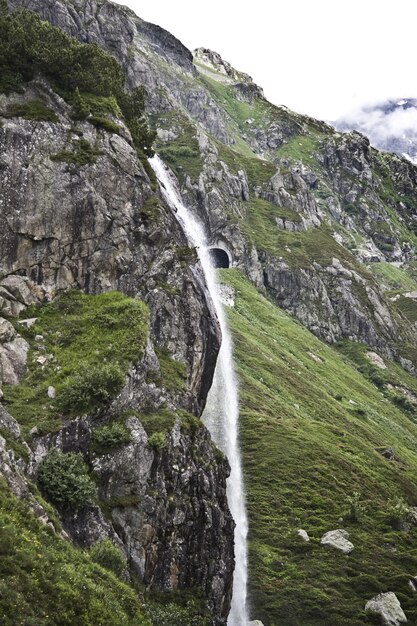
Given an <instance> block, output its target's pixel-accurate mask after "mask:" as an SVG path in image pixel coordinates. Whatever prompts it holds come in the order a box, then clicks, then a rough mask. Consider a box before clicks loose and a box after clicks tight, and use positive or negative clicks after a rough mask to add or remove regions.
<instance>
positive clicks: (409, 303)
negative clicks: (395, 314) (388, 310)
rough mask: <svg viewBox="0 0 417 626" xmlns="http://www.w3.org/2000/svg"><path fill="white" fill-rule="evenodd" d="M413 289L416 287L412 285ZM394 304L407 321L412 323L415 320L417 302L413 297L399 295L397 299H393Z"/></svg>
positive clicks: (416, 317)
mask: <svg viewBox="0 0 417 626" xmlns="http://www.w3.org/2000/svg"><path fill="white" fill-rule="evenodd" d="M414 290H416V287H414ZM394 305H395V307H396V308H397V309H398V310H399V311H401V313H402V314H403V315H404V317H405V318H406V319H407V320H408V321H409V322H411V323H412V324H414V323H415V322H417V302H416V301H415V300H414V299H413V298H406V297H405V296H403V295H400V297H399V298H398V300H395V302H394Z"/></svg>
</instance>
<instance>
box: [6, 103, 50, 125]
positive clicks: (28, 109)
mask: <svg viewBox="0 0 417 626" xmlns="http://www.w3.org/2000/svg"><path fill="white" fill-rule="evenodd" d="M5 117H23V118H25V119H27V120H34V121H35V122H58V117H57V116H56V115H55V113H54V112H53V111H52V109H49V108H48V107H47V106H45V104H44V103H43V102H41V100H30V101H29V102H24V103H22V104H14V105H13V106H11V107H9V108H8V109H7V112H6V115H5Z"/></svg>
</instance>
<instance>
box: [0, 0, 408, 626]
mask: <svg viewBox="0 0 417 626" xmlns="http://www.w3.org/2000/svg"><path fill="white" fill-rule="evenodd" d="M8 5H9V8H10V9H12V10H19V9H21V8H25V9H29V10H31V11H34V12H36V13H37V14H39V15H40V16H41V18H42V19H44V20H47V21H48V22H49V23H50V24H52V25H54V26H56V27H58V28H59V29H61V30H63V31H65V32H66V33H67V34H68V35H70V36H71V37H74V38H76V39H77V40H78V41H79V42H82V43H85V44H88V45H90V46H91V45H92V46H95V44H97V45H98V46H99V49H100V48H102V49H104V50H106V51H107V52H108V53H110V54H111V55H113V56H114V57H115V58H116V59H117V61H118V62H119V63H120V64H121V66H122V67H123V71H124V80H125V86H126V88H127V90H128V91H131V90H134V89H135V88H138V87H140V86H142V85H143V86H144V87H145V89H146V99H145V108H146V117H147V120H148V122H149V124H150V125H151V126H152V127H153V128H154V129H155V131H156V133H157V139H156V142H155V144H154V147H155V149H156V150H157V151H158V152H159V154H160V155H161V157H162V158H163V159H164V161H165V162H166V163H167V164H168V165H169V166H170V167H171V169H172V170H173V172H174V173H175V175H176V176H177V178H178V182H179V186H180V188H181V192H182V196H183V199H184V201H185V202H186V203H187V205H188V206H189V207H190V208H191V209H192V210H193V212H194V213H195V215H197V216H198V217H199V218H200V219H201V220H202V221H203V222H204V224H205V227H206V230H207V233H208V235H209V239H210V242H211V244H212V246H213V247H215V248H220V249H223V250H224V251H226V252H227V253H228V258H229V260H230V261H231V264H232V265H233V267H234V268H235V270H238V272H237V271H235V270H233V271H231V272H230V270H229V274H227V272H226V274H225V275H224V279H225V281H226V282H229V283H230V285H229V292H230V301H231V302H233V301H235V307H234V309H232V311H231V313H230V317H231V321H232V326H233V331H234V338H235V343H236V350H237V364H238V367H239V372H240V377H241V379H242V380H243V385H242V400H241V412H242V442H243V452H244V465H245V474H246V481H247V485H248V499H249V501H248V504H249V513H250V525H251V533H252V534H251V553H250V590H251V603H252V606H253V607H254V609H256V611H257V613H258V615H259V616H260V617H261V618H262V619H263V621H264V623H265V625H266V626H268V625H269V626H272V624H276V623H282V624H288V625H290V624H296V623H297V624H306V626H315V625H316V624H322V623H325V621H326V620H331V621H332V623H337V624H340V625H342V624H343V625H345V626H347V625H349V626H353V624H357V623H368V620H369V619H372V618H369V617H368V615H366V614H365V613H364V612H363V608H364V606H365V601H366V600H369V599H370V597H371V595H370V594H374V593H376V592H379V591H380V590H381V589H382V588H384V591H395V592H397V593H398V594H399V597H400V599H401V602H402V603H403V604H404V605H406V609H407V611H406V612H407V614H408V615H409V616H410V615H411V616H413V615H414V613H413V611H414V609H413V607H412V602H411V600H410V598H408V596H407V593H408V592H407V588H406V587H407V585H408V580H409V579H410V576H411V574H412V568H413V567H414V564H415V562H416V561H415V558H416V557H415V555H414V548H411V547H410V546H411V545H412V541H413V537H414V535H415V529H414V527H413V526H412V524H411V521H410V520H411V517H412V516H411V509H412V507H413V506H416V505H417V487H416V484H415V479H414V476H415V469H416V460H415V451H414V446H415V444H416V441H417V433H416V432H415V405H416V395H417V385H416V383H415V368H416V367H417V352H416V348H415V344H416V338H417V337H416V333H417V329H416V320H417V315H416V306H415V300H416V293H417V283H416V273H415V272H416V269H415V268H416V252H415V246H416V229H415V223H416V215H417V212H416V206H417V191H416V189H417V186H416V183H417V169H416V168H415V167H414V166H413V165H412V164H411V163H410V162H409V161H407V160H405V159H402V158H399V157H397V156H395V155H389V154H382V153H380V152H378V151H377V150H375V149H374V148H372V147H371V146H370V143H369V141H368V139H367V138H366V137H364V136H363V135H361V134H359V133H357V132H352V133H341V132H337V131H335V129H333V128H332V127H331V126H329V125H326V124H324V123H322V122H319V121H317V120H313V119H311V118H308V117H306V116H301V115H297V114H295V113H293V112H292V111H290V110H288V109H286V108H285V107H275V106H273V105H272V104H270V103H269V102H268V101H266V99H265V98H264V96H263V92H262V89H261V88H260V87H258V86H257V85H255V84H254V83H253V81H252V79H251V78H250V77H249V76H247V75H246V74H244V73H243V72H240V71H237V70H235V69H234V68H233V67H231V66H230V64H229V63H227V61H225V60H223V59H222V58H221V56H220V55H219V54H218V53H215V52H213V51H211V50H209V49H205V48H200V49H198V50H196V51H195V52H194V53H191V52H190V51H189V50H187V49H186V48H185V47H184V46H183V45H182V44H181V42H179V41H178V40H177V39H176V38H175V37H174V36H173V35H171V34H170V33H167V32H166V31H164V30H163V29H161V28H160V27H158V26H155V25H152V24H148V23H146V22H144V21H143V20H141V19H140V18H138V17H137V16H135V15H134V14H133V13H132V12H131V11H130V10H129V9H126V8H124V7H120V6H116V5H113V4H111V3H110V2H102V1H95V0H71V2H70V1H69V0H58V1H55V0H54V1H52V0H42V1H41V2H35V1H34V0H8ZM132 93H134V92H132ZM99 97H100V98H102V96H99ZM80 100H81V102H80ZM34 103H37V104H36V106H35V105H34ZM39 103H40V104H39ZM116 105H117V103H116ZM34 106H35V110H34ZM85 106H87V108H89V110H90V112H89V113H88V112H87V113H86V114H85V113H83V111H82V110H81V113H82V114H81V115H80V108H81V109H82V108H83V107H85ZM39 107H41V111H40V110H39ZM77 107H78V108H77ZM92 107H94V111H92ZM0 115H1V121H2V126H1V129H0V172H1V177H0V186H1V192H2V193H1V199H0V201H1V205H0V206H1V212H0V219H1V220H2V228H1V229H0V240H1V247H0V250H1V252H0V277H1V279H0V305H1V312H2V315H3V316H4V318H7V320H5V321H4V322H2V324H1V325H0V340H1V347H2V350H1V357H0V358H1V361H0V363H1V369H0V372H1V375H2V381H3V383H4V386H3V393H4V403H5V407H6V409H7V411H8V412H9V413H10V414H11V415H12V416H13V418H16V419H17V420H18V421H19V422H20V424H21V434H19V433H17V430H16V429H17V426H16V424H15V422H14V421H13V420H12V417H10V416H9V417H7V420H6V422H5V425H4V427H3V426H2V428H3V429H4V434H5V435H7V436H6V437H5V439H6V441H7V442H8V443H9V444H10V445H12V444H13V445H14V448H15V449H16V450H20V453H21V456H22V455H23V457H24V458H21V460H19V461H16V463H17V466H18V467H15V466H14V465H13V464H10V463H8V464H7V467H6V464H4V465H3V468H4V471H3V474H4V475H5V477H6V480H8V482H9V483H10V486H11V487H12V489H13V482H15V483H16V480H17V479H15V478H13V476H17V473H16V472H20V474H19V476H21V478H19V480H23V481H24V480H27V479H24V478H22V476H23V473H26V475H27V476H28V477H29V478H31V479H36V477H37V476H38V475H39V471H41V475H43V474H44V473H45V472H46V469H43V470H42V469H41V470H40V469H39V468H48V467H50V466H51V465H52V466H53V467H55V465H54V463H55V462H56V460H55V459H54V457H53V451H54V450H58V451H61V453H63V454H62V455H61V456H64V457H65V455H72V454H75V455H77V454H79V453H80V454H81V457H82V459H83V462H84V463H86V467H87V469H88V472H87V470H85V469H84V470H82V472H84V473H85V472H87V474H88V477H89V478H88V480H89V481H90V482H91V481H92V482H94V486H95V492H94V493H95V496H94V498H93V500H92V501H91V502H90V503H89V506H88V507H84V509H82V510H81V511H80V510H78V511H75V512H74V511H71V510H69V509H68V507H65V506H62V503H61V504H60V502H59V501H58V502H57V501H56V498H58V499H59V498H61V496H62V494H61V492H60V491H59V490H58V493H56V492H55V491H54V490H52V487H51V484H50V483H49V482H48V481H47V482H46V483H45V484H46V487H47V489H48V488H49V489H50V492H49V497H50V499H51V501H53V502H54V504H56V506H57V507H58V511H59V513H60V516H61V520H62V523H63V526H64V532H65V533H67V535H68V536H69V537H70V538H71V539H72V541H73V542H74V543H76V544H77V545H80V546H83V547H88V546H90V545H97V541H98V540H103V539H105V538H107V539H110V540H111V541H112V542H113V543H114V545H115V546H117V547H118V549H119V551H120V552H121V553H122V554H123V555H124V557H125V558H127V562H128V564H129V565H130V572H131V574H130V575H131V576H132V577H133V580H139V581H141V583H143V585H144V586H145V587H146V589H151V590H152V589H155V588H159V589H163V590H165V591H167V590H176V589H181V590H183V591H185V590H190V589H192V590H193V592H197V593H198V592H199V593H203V595H204V596H205V597H206V598H207V599H208V606H209V609H210V613H211V618H210V619H211V621H212V622H213V623H215V624H219V625H220V624H224V623H225V621H226V616H227V613H228V608H229V603H230V593H231V575H232V570H233V546H232V532H233V522H232V520H231V518H230V514H229V512H228V508H227V502H226V497H225V481H226V477H227V473H228V464H227V461H226V460H225V459H224V458H222V456H221V455H220V454H219V453H218V451H216V450H215V448H214V447H213V445H212V444H211V442H210V438H209V435H208V433H207V431H206V430H205V429H204V427H203V426H202V424H201V422H199V421H198V417H199V416H200V415H201V412H202V410H203V408H204V404H205V398H206V395H207V392H208V389H209V388H210V385H211V381H212V376H213V371H214V367H215V362H216V356H217V352H218V349H219V342H220V337H219V331H218V326H217V322H216V320H215V316H214V314H213V311H212V307H211V303H210V302H209V301H208V299H207V294H206V289H205V285H204V279H203V276H202V273H201V269H200V267H199V265H198V263H197V262H196V255H195V251H193V250H192V249H190V248H189V247H188V245H187V241H186V238H185V236H184V233H183V232H182V229H181V228H180V226H179V225H178V222H177V220H176V217H175V214H173V213H172V212H171V210H170V208H169V207H167V206H166V204H165V202H164V200H163V198H162V196H161V195H160V194H159V193H158V190H157V186H156V181H155V180H153V179H152V176H151V174H150V172H149V171H148V168H147V167H146V161H145V160H144V158H143V154H142V155H140V154H139V158H138V153H137V146H136V145H135V141H134V137H133V136H132V132H131V130H132V126H130V127H129V120H128V119H127V118H126V116H124V115H122V112H121V111H120V109H118V107H117V106H115V104H114V102H113V101H110V100H109V98H108V97H107V96H106V97H105V98H104V100H97V98H95V99H93V101H92V100H91V98H90V95H88V94H87V93H81V94H79V97H78V96H76V95H74V94H73V95H72V96H70V97H69V96H68V93H65V90H62V89H60V88H59V86H57V85H56V84H54V83H53V80H51V78H50V77H48V76H44V75H42V74H41V75H36V76H35V77H31V80H29V81H26V82H25V83H24V85H23V87H22V88H21V89H19V90H17V91H14V90H6V91H5V93H4V94H3V95H0ZM244 277H245V278H244ZM248 281H249V282H248ZM250 283H251V284H250ZM74 289H75V290H81V291H82V292H84V293H85V294H87V296H86V297H87V299H89V298H92V299H93V300H91V301H90V300H88V302H87V301H84V300H82V301H79V300H77V297H72V296H71V295H70V296H68V295H64V296H62V294H63V293H67V294H68V290H69V294H71V293H72V292H73V290H74ZM115 290H116V291H117V292H121V293H122V294H124V296H125V297H128V298H129V301H128V302H126V301H124V300H123V301H121V300H118V299H117V298H118V296H109V297H110V300H109V301H107V300H105V299H104V300H100V298H102V296H103V294H104V295H105V294H106V293H110V294H111V293H112V292H113V291H115ZM113 297H115V298H116V300H115V301H113V300H111V298H113ZM68 298H69V299H68ZM71 298H73V299H71ZM130 298H133V299H134V300H133V302H136V306H139V304H138V303H139V302H143V304H144V306H145V308H141V309H140V310H137V309H136V308H135V306H133V305H132V303H131V301H130ZM90 302H91V304H90ZM115 307H117V315H116V308H115ZM132 307H133V308H132ZM277 307H280V309H282V310H280V309H279V308H277ZM283 310H284V311H286V312H288V313H289V314H290V315H291V316H292V317H287V316H286V315H285V314H284V312H283ZM130 315H133V316H134V319H136V317H135V316H138V326H137V333H136V335H135V334H133V335H131V332H133V331H132V328H129V332H127V330H126V329H127V327H130V326H132V325H129V324H127V323H126V322H124V324H125V325H124V328H125V330H124V332H122V330H121V329H122V328H123V324H122V322H121V320H126V319H127V318H126V316H130ZM35 318H36V319H35ZM294 318H295V319H294ZM77 320H78V321H77ZM295 320H297V322H300V323H301V325H302V326H304V328H302V326H301V325H300V324H299V323H296V321H295ZM61 327H62V328H61ZM311 333H312V334H311ZM313 335H314V336H313ZM100 337H101V338H100ZM92 341H93V342H95V343H94V349H93V350H92V349H91V347H92V343H91V342H92ZM326 344H327V345H326ZM329 345H330V346H333V347H329ZM109 346H110V348H109ZM120 346H121V348H120ZM129 346H136V347H135V350H130V348H129ZM130 355H131V356H130ZM79 361H82V362H83V363H84V365H85V367H84V369H83V368H81V369H80V368H79V367H78V365H76V363H78V362H79ZM108 362H110V363H114V364H116V366H117V367H118V368H119V369H120V370H121V372H122V378H121V379H120V380H119V378H120V377H119V378H118V377H117V376H118V372H115V371H113V370H111V371H110V370H109V368H108V367H107V364H108ZM103 363H104V366H103ZM89 369H91V371H92V374H91V375H87V374H86V370H89ZM93 374H94V376H93ZM103 377H107V378H106V381H107V383H106V384H107V385H109V384H110V383H111V384H112V385H113V388H114V389H113V392H112V394H110V395H111V397H108V396H107V395H106V394H107V391H108V389H107V387H106V388H105V389H104V391H103V390H102V389H101V386H102V381H103ZM67 380H69V381H70V382H71V384H72V387H74V389H75V391H74V392H72V391H71V392H69V391H68V384H67V383H66V381H67ZM86 381H87V382H86ZM91 381H93V383H94V384H93V385H92V383H91ZM16 383H20V384H19V385H16ZM87 383H88V384H87ZM91 386H93V387H94V393H93V392H92V391H91ZM72 387H71V388H72ZM97 389H98V391H97ZM93 401H94V402H93ZM74 407H80V408H78V409H76V408H74ZM15 431H16V432H15ZM13 433H14V435H13ZM16 433H17V434H16ZM23 440H24V441H25V443H24V442H23ZM13 442H14V443H13ZM283 442H284V443H283ZM27 444H29V446H30V447H29V448H26V446H27ZM22 446H23V448H24V450H25V453H24V454H23V452H22ZM390 450H391V451H392V455H391V453H390V452H389V451H390ZM51 451H52V460H51ZM16 454H17V452H16ZM81 457H79V456H76V457H72V456H67V457H66V458H70V459H76V458H77V459H80V458H81ZM60 458H61V457H60ZM73 462H74V464H76V463H78V461H77V462H76V461H75V460H74V461H73ZM48 463H49V465H48ZM77 467H78V466H77ZM80 467H81V466H80ZM7 468H12V469H11V470H9V469H7ZM13 468H14V469H13ZM60 471H61V470H60ZM42 472H43V474H42ZM80 472H81V469H80ZM82 472H81V473H82ZM83 476H84V474H83ZM83 480H84V479H83ZM44 488H45V485H44ZM47 489H46V492H45V491H44V495H45V493H47ZM13 491H14V493H16V494H17V495H19V493H18V492H19V490H16V489H13ZM88 493H89V492H88V489H87V490H86V494H88ZM51 494H52V495H51ZM47 495H48V494H47ZM54 497H55V501H54ZM397 497H398V498H399V500H398V502H397V503H396V500H395V498H397ZM32 504H33V502H32ZM397 505H398V506H397ZM37 506H39V501H38V505H34V508H35V509H36V508H37ZM396 507H397V508H396ZM401 507H402V508H401ZM32 508H33V507H32ZM400 509H401V510H400ZM387 511H389V515H388V513H387ZM39 515H40V517H43V516H44V512H43V511H41V512H40V513H39ZM394 518H395V519H397V518H401V520H402V522H404V524H405V526H406V527H407V530H401V531H398V532H400V534H398V533H397V530H396V529H395V528H394V526H395V523H396V522H395V523H394V522H393V519H394ZM340 520H342V521H340ZM404 520H405V521H404ZM46 521H47V523H48V519H47V520H46ZM397 521H398V520H397ZM301 524H303V526H305V527H306V529H307V530H308V531H309V533H310V534H311V537H312V541H311V542H305V543H300V542H298V538H299V536H300V535H297V536H296V531H297V530H300V529H299V528H298V526H300V525H301ZM336 524H338V525H341V524H342V525H345V526H348V527H349V529H350V532H351V533H353V537H351V538H352V539H353V545H354V546H355V551H354V552H353V553H352V554H353V556H351V557H350V556H349V557H347V558H349V560H346V559H345V560H337V559H336V557H335V553H334V552H323V549H322V548H321V547H320V543H319V540H320V537H321V535H323V534H324V533H325V532H328V531H331V530H333V527H335V525H336ZM349 525H350V526H349ZM401 532H402V533H405V534H401ZM390 533H391V534H390ZM381 537H382V539H381ZM357 545H359V546H360V547H359V548H358V549H356V546H357ZM407 546H408V548H407ZM408 549H409V550H411V552H412V554H411V555H410V556H409V557H406V552H407V550H408ZM373 555H375V559H374V561H373V559H372V557H373ZM389 563H390V565H389ZM373 567H375V573H373V572H372V568H373ZM390 567H391V569H389V568H390ZM401 577H402V578H401ZM400 579H401V580H400ZM306 581H307V582H306ZM309 581H310V582H309ZM313 581H314V582H313ZM349 581H351V582H352V584H349ZM310 583H311V584H310ZM387 586H388V587H389V588H388V587H387ZM385 587H387V588H386V589H385ZM335 589H338V590H340V591H338V592H337V594H338V595H337V598H335V597H334V593H335V591H334V590H335ZM300 590H301V591H300ZM301 596H302V597H301ZM158 619H159V620H160V621H159V622H158V620H157V621H155V622H154V623H158V624H162V623H163V622H162V621H161V619H162V618H158ZM279 620H281V621H279ZM168 623H169V622H168ZM178 623H179V622H178ZM186 623H188V622H186ZM369 623H370V622H369Z"/></svg>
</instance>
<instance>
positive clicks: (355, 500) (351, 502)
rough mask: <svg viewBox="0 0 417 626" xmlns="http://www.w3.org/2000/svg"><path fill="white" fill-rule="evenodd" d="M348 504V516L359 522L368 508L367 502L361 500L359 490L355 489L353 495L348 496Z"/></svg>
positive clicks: (351, 519)
mask: <svg viewBox="0 0 417 626" xmlns="http://www.w3.org/2000/svg"><path fill="white" fill-rule="evenodd" d="M346 504H347V505H348V511H347V514H346V518H347V519H349V520H350V521H352V522H359V521H360V519H361V518H362V517H363V515H364V514H365V513H366V510H367V506H366V504H365V503H364V502H361V494H360V493H359V491H354V492H353V493H352V495H351V496H348V497H347V498H346Z"/></svg>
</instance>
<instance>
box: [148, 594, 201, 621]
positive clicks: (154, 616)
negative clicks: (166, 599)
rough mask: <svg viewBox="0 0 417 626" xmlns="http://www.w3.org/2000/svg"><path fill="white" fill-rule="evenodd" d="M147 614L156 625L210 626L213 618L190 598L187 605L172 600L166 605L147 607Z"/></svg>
mask: <svg viewBox="0 0 417 626" xmlns="http://www.w3.org/2000/svg"><path fill="white" fill-rule="evenodd" d="M147 614H148V617H149V619H150V620H151V621H152V624H155V626H156V625H157V626H173V624H175V626H209V624H211V620H210V619H209V618H208V617H205V616H203V615H202V614H201V610H200V609H199V607H198V605H197V603H196V602H194V601H192V600H190V601H189V602H188V603H187V605H186V606H184V607H183V606H179V605H178V604H174V603H173V602H170V603H169V604H166V605H165V606H160V605H153V606H149V607H147Z"/></svg>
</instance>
